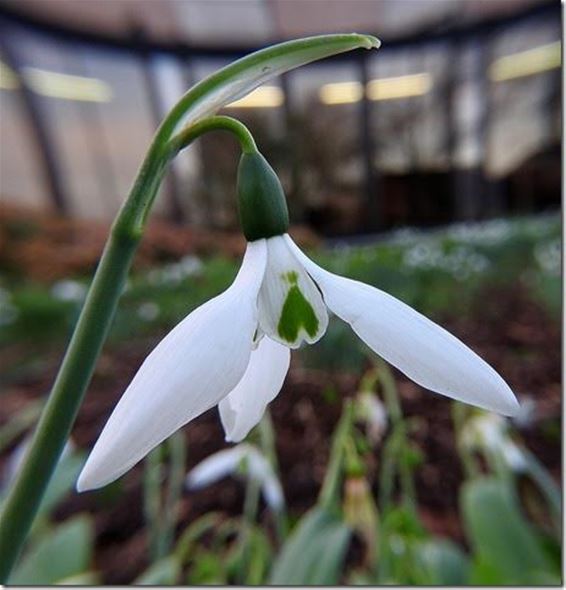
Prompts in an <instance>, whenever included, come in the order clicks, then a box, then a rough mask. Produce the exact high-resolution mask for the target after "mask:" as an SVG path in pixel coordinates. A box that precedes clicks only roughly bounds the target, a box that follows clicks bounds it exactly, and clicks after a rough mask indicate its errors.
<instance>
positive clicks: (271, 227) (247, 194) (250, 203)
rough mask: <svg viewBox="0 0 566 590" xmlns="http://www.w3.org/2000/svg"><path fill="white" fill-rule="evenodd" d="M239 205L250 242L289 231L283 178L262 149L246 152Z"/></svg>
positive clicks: (240, 172) (239, 190) (243, 228)
mask: <svg viewBox="0 0 566 590" xmlns="http://www.w3.org/2000/svg"><path fill="white" fill-rule="evenodd" d="M238 208H239V212H240V222H241V224H242V230H243V232H244V235H245V236H246V239H247V240H248V242H253V241H255V240H260V239H261V238H271V237H273V236H279V235H281V234H284V233H286V232H287V228H288V227H289V212H288V210H287V202H286V201H285V194H284V192H283V187H282V186H281V182H280V181H279V178H278V177H277V174H275V172H274V170H273V168H272V167H271V166H270V165H269V163H268V162H267V160H266V159H265V158H264V157H263V156H262V155H261V154H260V153H259V152H252V153H244V154H242V157H241V159H240V165H239V167H238Z"/></svg>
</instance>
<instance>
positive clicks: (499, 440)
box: [460, 412, 526, 472]
mask: <svg viewBox="0 0 566 590" xmlns="http://www.w3.org/2000/svg"><path fill="white" fill-rule="evenodd" d="M508 427H509V423H508V421H507V420H506V419H505V418H503V417H502V416H498V415H496V414H488V413H486V412H482V413H481V414H477V415H475V416H473V417H471V418H470V419H469V420H468V421H467V422H466V424H465V426H464V428H463V429H462V432H461V433H460V436H461V440H462V443H463V444H464V445H465V446H466V447H468V448H469V449H470V450H474V449H479V450H482V451H486V452H488V453H497V454H499V455H500V456H501V458H502V459H503V460H504V461H505V463H506V464H507V466H508V467H509V468H510V469H512V470H513V471H517V472H519V471H524V470H525V469H526V459H525V456H524V454H523V451H522V450H521V448H520V447H519V445H517V444H516V443H515V441H513V439H512V438H511V437H510V436H509V433H508Z"/></svg>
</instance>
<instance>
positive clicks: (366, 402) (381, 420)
mask: <svg viewBox="0 0 566 590" xmlns="http://www.w3.org/2000/svg"><path fill="white" fill-rule="evenodd" d="M356 409H357V414H358V417H359V418H360V419H361V420H363V421H364V422H365V424H366V430H367V435H368V438H369V439H370V441H371V442H372V443H373V444H378V443H379V442H380V441H381V439H382V437H383V435H384V434H385V430H386V429H387V409H386V408H385V405H384V404H383V402H382V401H381V400H380V399H379V397H378V396H377V395H376V394H375V393H373V392H372V391H361V392H360V393H358V396H357V404H356Z"/></svg>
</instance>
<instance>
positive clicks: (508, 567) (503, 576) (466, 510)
mask: <svg viewBox="0 0 566 590" xmlns="http://www.w3.org/2000/svg"><path fill="white" fill-rule="evenodd" d="M462 510H463V517H464V524H465V528H466V531H467V534H468V538H469V539H470V541H471V544H472V546H473V548H474V552H475V556H476V559H477V560H478V561H479V564H480V565H478V566H477V567H476V569H475V574H474V577H477V576H478V575H480V574H481V579H482V581H483V583H486V584H487V583H493V584H497V583H499V582H500V581H501V580H505V582H506V583H507V584H518V585H528V584H533V583H536V582H537V580H538V574H537V572H541V571H543V572H544V571H549V569H550V570H551V569H552V566H551V564H550V563H549V561H548V560H547V559H546V557H545V554H544V550H543V547H542V545H541V541H540V538H539V537H538V536H537V535H536V534H535V532H534V531H533V529H532V528H531V526H530V525H529V523H528V522H527V521H526V520H525V518H524V517H523V515H522V513H521V511H520V509H519V506H518V505H517V502H516V500H515V497H514V495H513V493H512V489H511V488H510V486H509V485H508V484H507V483H505V482H502V481H498V480H497V479H495V478H487V477H486V478H481V479H476V480H473V481H470V482H468V483H466V484H465V486H464V488H463V492H462Z"/></svg>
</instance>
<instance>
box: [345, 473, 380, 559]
mask: <svg viewBox="0 0 566 590" xmlns="http://www.w3.org/2000/svg"><path fill="white" fill-rule="evenodd" d="M343 509H344V520H345V521H346V522H347V523H348V524H349V525H350V526H351V527H352V528H353V529H354V530H355V531H356V532H357V533H358V535H359V536H360V537H361V539H362V540H363V541H364V543H365V546H366V552H365V561H366V563H367V564H368V565H369V564H371V563H372V562H373V561H374V559H375V558H376V556H377V553H376V552H377V539H378V529H379V515H378V512H377V507H376V505H375V502H374V500H373V497H372V495H371V490H370V488H369V485H368V483H367V480H366V478H365V477H364V476H363V475H358V476H351V477H348V478H346V481H345V482H344V502H343Z"/></svg>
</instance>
